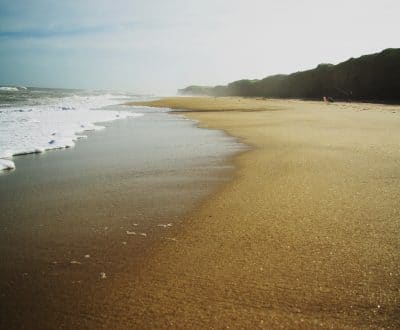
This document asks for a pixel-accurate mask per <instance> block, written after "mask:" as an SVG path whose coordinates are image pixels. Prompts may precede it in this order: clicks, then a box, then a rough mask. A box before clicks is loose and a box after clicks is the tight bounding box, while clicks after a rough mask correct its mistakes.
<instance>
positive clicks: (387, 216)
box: [104, 98, 400, 329]
mask: <svg viewBox="0 0 400 330" xmlns="http://www.w3.org/2000/svg"><path fill="white" fill-rule="evenodd" d="M147 105H149V106H165V107H171V108H174V109H192V110H193V111H190V112H186V113H185V115H186V116H188V117H189V118H192V119H196V120H199V121H200V126H202V127H210V128H218V129H222V130H224V131H226V132H227V133H228V134H230V135H232V136H235V137H238V138H240V139H241V140H242V141H244V142H245V143H247V144H248V145H250V146H252V147H253V148H252V150H250V151H247V152H244V153H242V154H240V155H238V156H237V157H236V158H235V159H234V163H235V164H236V165H237V172H236V176H235V178H234V179H233V180H232V181H231V182H230V183H228V184H226V185H224V187H223V188H222V189H220V190H219V191H218V192H217V193H216V194H215V195H213V196H212V197H211V198H209V199H208V200H207V201H205V202H204V203H203V204H202V205H201V206H200V207H198V208H197V209H196V210H194V211H193V212H192V213H191V214H190V216H189V217H188V219H187V222H186V225H185V226H183V228H181V229H180V230H179V231H177V232H176V233H175V235H176V236H175V237H176V239H177V240H176V241H174V242H170V243H171V244H170V243H168V244H166V243H163V244H161V245H160V247H159V248H158V249H156V251H155V252H154V253H153V255H152V256H151V258H150V259H148V260H147V261H146V266H144V267H143V268H142V269H141V271H140V273H139V275H138V276H137V277H135V278H134V279H132V281H131V282H130V283H119V284H116V288H115V290H114V291H113V292H111V293H110V297H109V299H111V300H113V301H118V299H121V297H123V298H124V299H125V301H127V302H129V304H127V305H125V304H124V305H123V306H122V307H121V306H120V307H116V309H115V310H114V311H113V313H115V315H121V314H123V315H125V316H126V319H125V320H121V319H120V318H114V319H111V320H109V321H108V322H110V323H109V325H114V326H115V327H118V326H123V324H130V325H131V326H134V325H136V326H137V327H145V328H156V327H166V326H173V327H178V328H186V329H191V328H210V327H212V328H228V327H229V328H249V329H253V328H320V327H321V328H330V327H333V328H366V327H372V328H399V327H400V305H399V304H400V293H399V289H400V277H399V276H400V258H399V256H400V252H399V251H400V240H399V237H400V236H399V235H400V148H399V144H400V107H398V106H384V105H373V104H345V103H335V104H329V105H325V104H323V103H322V102H304V101H297V100H268V99H267V100H262V99H243V98H217V99H214V98H168V99H163V100H160V101H155V102H150V103H147ZM117 286H119V289H118V288H117ZM122 291H123V293H121V292H122ZM120 305H121V304H120ZM124 322H125V323H124ZM104 324H107V322H106V321H105V323H104Z"/></svg>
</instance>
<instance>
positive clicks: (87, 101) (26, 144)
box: [0, 94, 142, 170]
mask: <svg viewBox="0 0 400 330" xmlns="http://www.w3.org/2000/svg"><path fill="white" fill-rule="evenodd" d="M120 98H121V97H120V96H118V98H115V96H114V95H112V94H103V95H94V96H93V95H92V96H86V95H85V96H79V95H72V96H68V97H63V98H58V99H56V100H53V101H52V102H51V103H46V104H38V105H32V106H12V107H7V108H2V112H0V170H4V169H12V168H15V165H14V163H13V162H12V157H13V156H16V155H22V154H29V153H40V152H45V151H46V150H52V149H62V148H71V147H73V146H74V145H75V142H76V141H77V140H78V139H80V138H84V136H82V135H81V134H80V133H81V132H83V131H90V130H100V129H103V128H104V127H103V126H100V125H97V124H95V123H99V122H107V121H113V120H116V119H123V118H127V117H138V116H141V115H142V114H138V113H134V112H131V111H120V110H118V111H116V110H106V109H104V110H103V109H102V110H95V109H100V108H103V107H106V106H110V105H116V104H118V103H121V100H120ZM46 102H47V101H46Z"/></svg>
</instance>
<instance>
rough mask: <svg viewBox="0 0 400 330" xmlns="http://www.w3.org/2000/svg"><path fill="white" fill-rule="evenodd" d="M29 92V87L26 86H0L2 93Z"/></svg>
mask: <svg viewBox="0 0 400 330" xmlns="http://www.w3.org/2000/svg"><path fill="white" fill-rule="evenodd" d="M26 90H28V87H25V86H18V87H15V86H0V92H1V91H3V92H19V91H26Z"/></svg>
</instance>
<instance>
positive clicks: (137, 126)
mask: <svg viewBox="0 0 400 330" xmlns="http://www.w3.org/2000/svg"><path fill="white" fill-rule="evenodd" d="M122 109H124V110H127V109H130V108H127V107H123V106H119V107H112V110H117V111H120V110H122ZM99 111H102V110H99ZM130 111H134V112H141V113H144V115H143V116H142V117H138V118H127V119H124V120H117V121H113V122H108V123H104V126H106V129H105V130H102V131H96V132H89V134H88V138H87V139H85V140H80V141H79V142H78V143H77V144H76V146H75V147H74V148H70V149H64V150H61V151H49V152H46V153H43V154H32V155H25V156H18V157H15V158H14V160H15V162H16V165H17V166H16V170H14V171H11V172H8V173H5V174H3V175H0V204H1V208H2V210H1V211H2V212H1V213H0V251H1V252H0V254H1V255H0V257H1V260H2V263H1V264H0V310H1V311H2V312H1V313H2V315H1V317H0V319H2V320H3V321H2V322H3V324H0V327H1V326H7V327H10V326H14V327H20V326H27V325H29V324H30V323H29V322H35V324H37V326H39V325H41V326H44V327H45V326H49V325H52V326H53V325H54V324H59V323H57V322H60V321H59V320H60V317H61V319H62V318H63V317H62V316H60V314H59V313H60V310H63V311H65V310H66V312H65V313H67V314H68V315H69V317H72V318H73V319H74V320H75V321H76V320H79V319H80V317H81V316H80V314H79V313H80V310H81V309H82V308H83V307H82V306H87V304H88V301H90V304H94V305H96V304H97V302H93V301H91V299H92V296H93V292H94V291H96V292H97V293H99V292H100V295H101V294H103V295H104V297H106V296H107V290H108V285H111V284H110V283H111V282H112V281H113V280H115V279H116V278H118V277H119V276H135V274H136V272H137V271H138V270H139V269H140V264H141V263H144V262H145V261H146V255H147V254H148V253H149V251H151V247H152V246H153V244H159V243H158V242H166V244H173V242H174V234H173V233H174V230H178V228H179V226H180V225H181V221H182V219H183V215H184V214H185V213H186V212H188V211H190V210H191V209H193V208H195V207H196V205H198V204H199V202H200V201H201V200H202V199H203V198H204V197H205V196H207V195H208V194H210V193H211V192H212V191H213V190H214V189H216V188H217V187H218V186H219V185H220V184H221V183H223V182H224V181H226V180H228V179H229V177H230V175H231V173H232V169H233V168H232V166H231V165H230V164H229V162H228V161H227V159H228V158H229V156H231V155H233V154H234V153H235V152H238V151H240V150H242V148H243V146H242V145H241V144H239V143H237V141H236V140H235V139H233V138H230V137H227V136H226V135H224V134H223V133H221V132H218V131H213V130H207V129H199V128H197V127H196V125H195V123H194V122H192V121H189V120H185V119H184V118H182V117H179V116H175V115H170V114H168V113H166V112H165V109H158V110H157V109H156V110H154V109H148V108H134V109H131V110H130ZM102 125H103V124H102ZM87 255H89V256H90V257H89V258H86V257H85V256H87ZM102 273H105V274H106V279H104V280H102V278H101V277H102V276H103V275H100V274H102ZM97 293H96V296H98V294H97ZM35 296H40V297H41V299H40V301H38V300H36V299H33V297H35ZM79 306H80V307H79ZM83 309H84V308H83ZM5 315H7V317H5ZM64 316H65V315H64ZM52 322H53V323H52ZM54 322H55V323H54Z"/></svg>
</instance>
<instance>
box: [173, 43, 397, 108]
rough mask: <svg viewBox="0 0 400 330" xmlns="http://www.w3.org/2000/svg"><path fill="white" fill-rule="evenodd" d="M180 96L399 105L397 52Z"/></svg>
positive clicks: (194, 90) (194, 89) (191, 90)
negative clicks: (354, 101)
mask: <svg viewBox="0 0 400 330" xmlns="http://www.w3.org/2000/svg"><path fill="white" fill-rule="evenodd" d="M179 93H180V94H184V95H189V94H191V95H211V96H253V97H254V96H256V97H276V98H302V99H321V98H322V97H323V96H328V97H332V98H334V99H338V100H360V101H385V102H399V101H400V49H386V50H384V51H382V52H381V53H377V54H371V55H365V56H361V57H359V58H351V59H349V60H347V61H345V62H342V63H340V64H337V65H333V64H320V65H318V66H317V67H316V68H315V69H312V70H307V71H301V72H296V73H292V74H290V75H275V76H270V77H266V78H264V79H262V80H238V81H234V82H232V83H230V84H228V85H227V86H215V87H206V86H189V87H186V88H184V89H180V90H179Z"/></svg>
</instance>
